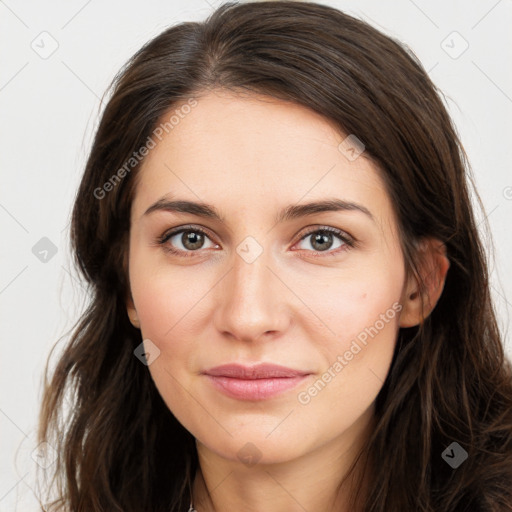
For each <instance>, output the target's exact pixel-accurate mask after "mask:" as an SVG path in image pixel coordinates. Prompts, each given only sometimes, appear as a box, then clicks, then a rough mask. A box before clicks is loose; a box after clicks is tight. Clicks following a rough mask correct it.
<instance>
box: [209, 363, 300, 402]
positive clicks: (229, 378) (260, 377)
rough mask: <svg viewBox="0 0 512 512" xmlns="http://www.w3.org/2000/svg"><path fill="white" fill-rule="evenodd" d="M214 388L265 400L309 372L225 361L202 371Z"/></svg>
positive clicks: (231, 395)
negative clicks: (223, 363)
mask: <svg viewBox="0 0 512 512" xmlns="http://www.w3.org/2000/svg"><path fill="white" fill-rule="evenodd" d="M204 374H205V376H206V377H207V379H208V380H209V382H210V383H211V384H212V385H213V386H214V387H215V389H217V390H219V391H221V392H222V393H223V394H225V395H227V396H229V397H231V398H235V399H237V400H264V399H268V398H271V397H275V396H277V395H280V394H283V393H284V392H285V391H288V390H291V389H292V388H294V387H295V386H297V385H298V384H299V383H301V382H302V381H304V380H305V379H307V377H308V375H310V372H305V371H301V370H294V369H292V368H287V367H286V366H280V365H275V364H269V363H260V364H258V365H255V366H243V365H240V364H225V365H221V366H216V367H215V368H210V369H209V370H207V371H205V372H204Z"/></svg>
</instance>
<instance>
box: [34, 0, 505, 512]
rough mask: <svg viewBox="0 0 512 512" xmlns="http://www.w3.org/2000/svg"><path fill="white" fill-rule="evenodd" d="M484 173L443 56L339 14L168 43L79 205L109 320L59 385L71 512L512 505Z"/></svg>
mask: <svg viewBox="0 0 512 512" xmlns="http://www.w3.org/2000/svg"><path fill="white" fill-rule="evenodd" d="M466 167H467V166H466V158H465V154H464V151H463V148H462V146H461V144H460V141H459V140H458V138H457V135H456V133H455V130H454V127H453V125H452V123H451V120H450V118H449V116H448V114H447V112H446V110H445V108H444V106H443V103H442V101H441V99H440V97H439V95H438V93H437V90H436V88H435V86H434V85H433V84H432V83H431V81H430V79H429V77H428V75H427V74H426V73H425V71H424V70H423V68H422V67H421V65H420V64H419V62H418V61H417V60H416V59H415V58H414V57H413V56H411V54H410V53H409V52H407V51H406V50H404V49H403V48H402V47H401V46H400V45H399V44H397V43H396V42H395V41H393V40H392V39H390V38H388V37H386V36H384V35H382V34H381V33H379V32H378V31H376V30H375V29H373V28H372V27H370V26H369V25H367V24H366V23H364V22H362V21H359V20H357V19H354V18H352V17H350V16H348V15H346V14H343V13H342V12H340V11H338V10H335V9H333V8H330V7H327V6H324V5H320V4H310V3H301V2H291V1H290V2H288V1H284V2H264V3H244V4H240V5H238V4H234V3H230V4H225V5H223V6H221V7H219V8H218V9H217V10H216V11H215V12H214V13H213V14H212V15H211V16H210V17H209V18H208V19H207V20H206V21H205V22H204V23H182V24H180V25H177V26H174V27H171V28H170V29H168V30H166V31H164V32H163V33H162V34H160V35H159V36H158V37H156V38H155V39H153V40H152V41H150V42H149V43H148V44H146V45H145V46H144V47H143V48H142V49H141V50H140V51H139V52H137V54H136V55H135V56H134V57H133V58H132V59H131V60H130V62H129V63H128V64H127V65H126V67H125V68H124V69H123V70H122V72H121V73H120V74H119V75H118V76H117V77H116V79H115V81H114V84H113V94H112V96H111V98H110V100H109V102H108V104H107V106H106V108H105V111H104V113H103V116H102V120H101V123H100V125H99V128H98V131H97V134H96V137H95V140H94V144H93V147H92V150H91V153H90V157H89V160H88V162H87V166H86V169H85V173H84V176H83V179H82V182H81V185H80V188H79V191H78V194H77V197H76V202H75V206H74V211H73V219H72V242H73V249H74V253H75V256H76V261H77V263H78V266H79V268H80V270H81V272H82V273H83V275H84V276H85V278H86V280H87V281H88V283H89V285H90V292H91V303H90V306H89V308H88V310H87V311H86V313H85V314H84V316H83V318H82V319H81V321H80V322H79V323H78V325H77V327H76V330H75V332H74V334H73V337H72V339H71V342H70V343H69V346H68V347H67V348H66V349H65V351H64V352H63V354H62V356H61V358H60V360H59V361H58V364H57V367H56V369H55V371H54V372H53V375H52V376H51V379H50V380H49V382H48V385H47V387H46V389H45V394H44V399H43V403H42V409H41V417H40V429H39V440H40V442H42V441H47V442H48V443H50V444H51V445H52V446H53V447H55V448H56V449H57V451H58V453H59V459H58V460H57V464H56V470H55V476H56V478H57V480H56V483H57V484H58V485H57V489H58V491H59V499H56V500H55V501H54V502H53V504H52V505H51V506H48V507H49V508H47V509H45V510H71V511H79V510H80V511H87V512H90V511H105V510H109V511H113V510H120V511H121V510H123V511H137V512H140V511H142V510H145V511H152V512H156V511H166V512H168V511H176V512H178V511H184V512H186V511H187V510H189V509H190V510H197V512H212V511H223V512H224V511H230V510H251V511H263V510H265V511H271V512H272V511H283V510H286V511H296V510H297V511H299V510H301V511H302V510H310V511H313V510H315V511H326V512H331V511H340V512H341V511H342V512H346V511H347V512H348V511H359V510H360V511H367V512H369V511H371V512H377V511H380V512H384V511H386V512H389V511H413V510H414V511H436V512H440V511H446V512H448V511H472V512H475V511H509V510H512V491H511V482H512V370H511V365H510V362H509V361H508V360H507V359H506V358H505V355H504V350H503V344H502V340H501V337H500V333H499V331H498V328H497V324H496V318H495V313H494V310H493V306H492V303H491V298H490V293H489V278H488V270H487V266H486V261H485V257H484V250H483V247H482V244H481V241H480V239H479V236H478V232H477V227H476V224H475V218H474V214H473V212H472V208H471V204H470V199H469V192H468V183H467V182H468V180H469V179H470V176H469V174H468V172H467V171H466ZM66 390H73V395H72V397H73V399H74V407H73V409H72V410H71V416H70V417H69V418H66V420H65V421H61V415H62V414H61V411H62V407H63V400H64V398H65V394H66Z"/></svg>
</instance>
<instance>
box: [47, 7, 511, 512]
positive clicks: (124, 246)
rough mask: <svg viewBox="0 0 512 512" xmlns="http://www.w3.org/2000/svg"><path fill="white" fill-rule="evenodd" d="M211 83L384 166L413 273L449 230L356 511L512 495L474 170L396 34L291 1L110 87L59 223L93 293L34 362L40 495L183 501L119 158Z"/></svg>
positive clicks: (183, 472)
mask: <svg viewBox="0 0 512 512" xmlns="http://www.w3.org/2000/svg"><path fill="white" fill-rule="evenodd" d="M215 88H223V89H226V90H233V91H242V90H245V91H249V92H257V93H263V94H266V95H268V96H272V97H275V98H279V99H283V100H286V101H291V102H295V103H297V104H300V105H303V106H306V107H308V108H311V109H313V110H314V111H316V112H318V113H320V114H322V115H323V116H325V118H328V119H330V120H332V121H333V122H334V123H336V125H337V126H338V127H339V129H340V133H345V134H355V135H356V136H357V138H358V139H360V140H361V141H362V142H363V143H364V145H365V155H367V156H368V157H370V158H372V159H373V161H374V162H376V163H377V164H378V166H379V168H380V169H381V171H382V173H383V176H384V179H385V183H386V187H387V192H388V193H389V195H390V197H391V200H392V203H393V205H394V208H395V211H396V216H397V219H398V224H399V229H400V239H401V240H400V242H401V246H402V249H403V253H404V257H405V261H406V266H407V270H408V272H409V271H410V272H414V273H415V275H417V276H418V279H419V275H420V274H419V271H418V268H419V259H418V258H419V255H418V250H417V247H418V245H417V243H418V241H420V240H421V239H422V238H423V237H435V238H437V239H439V240H441V241H442V242H443V243H444V244H445V247H446V250H447V255H448V257H449V260H450V269H449V271H448V274H447V277H446V282H445V287H444V290H443V293H442V295H441V298H440V300H439V302H438V303H437V305H436V307H435V309H434V310H433V311H432V313H431V314H430V315H429V316H428V317H427V318H426V319H424V320H423V321H422V322H421V323H420V325H419V326H416V327H410V328H402V329H400V331H399V334H398V339H397V343H396V350H395V353H394V357H393V361H392V365H391V368H390V371H389V373H388V375H387V378H386V380H385V382H384V385H383V387H382V389H381V391H380V393H379V395H378V397H377V404H376V405H377V407H376V418H375V420H376V428H375V429H374V430H373V431H372V432H371V436H370V438H369V440H368V442H367V443H366V445H365V447H364V449H363V450H364V451H363V452H361V454H360V458H359V460H360V461H369V460H372V461H374V463H373V464H367V467H366V474H367V475H369V479H368V482H369V488H368V489H367V490H366V492H365V495H364V496H362V493H359V496H354V500H355V499H356V498H357V499H358V500H359V503H360V504H361V510H364V511H365V512H384V511H386V512H390V511H393V512H398V511H400V512H401V511H408V512H409V511H425V512H426V511H429V512H434V511H435V512H448V511H461V512H462V511H472V512H478V511H496V512H497V511H500V512H502V511H510V510H512V489H511V487H512V369H511V364H510V361H509V360H507V359H506V357H505V353H504V348H503V342H502V339H501V335H500V332H499V330H498V327H497V322H496V315H495V311H494V307H493V304H492V302H491V296H490V284H489V275H488V269H487V262H486V256H485V251H484V247H483V245H482V241H481V239H480V236H479V234H478V231H477V225H476V222H475V217H474V213H473V211H472V207H471V202H470V195H469V184H472V183H473V180H472V177H471V171H470V167H469V165H468V162H467V157H466V155H465V153H464V149H463V147H462V145H461V143H460V140H459V138H458V136H457V133H456V130H455V129H454V126H453V124H452V122H451V119H450V118H449V116H448V114H447V111H446V109H445V107H444V105H443V101H442V99H441V94H440V92H439V91H438V90H437V88H436V87H435V85H434V84H433V83H432V82H431V81H430V79H429V77H428V75H427V73H426V72H425V70H424V69H423V67H422V66H421V64H420V62H419V61H418V60H417V58H416V57H415V56H414V54H413V53H412V52H411V51H410V50H408V49H407V48H404V47H403V46H402V45H401V44H400V43H398V42H396V41H395V40H393V39H391V38H389V37H387V36H385V35H383V34H381V33H380V32H379V31H377V30H376V29H374V28H372V27H371V26H369V25H368V24H366V23H364V22H363V21H360V20H358V19H355V18H353V17H351V16H348V15H346V14H344V13H342V12H340V11H339V10H336V9H334V8H331V7H328V6H325V5H322V4H314V3H306V2H295V1H268V2H261V3H255V2H253V3H251V2H249V3H242V4H238V3H234V2H230V3H227V4H224V5H221V6H220V7H219V8H218V9H217V10H216V11H215V12H213V13H212V14H211V15H210V17H209V18H208V19H207V20H206V21H204V22H203V23H196V22H193V23H192V22H187V23H181V24H179V25H176V26H173V27H171V28H169V29H167V30H165V31H164V32H162V33H161V34H160V35H158V36H157V37H155V38H154V39H153V40H151V41H149V42H148V43H147V44H146V45H145V46H144V47H143V48H141V49H140V50H139V51H138V52H137V53H136V54H135V55H134V56H133V57H132V58H131V59H130V60H129V61H128V63H127V64H126V65H125V67H124V68H123V69H122V70H121V71H120V72H119V73H118V75H117V76H116V77H115V79H114V81H113V83H112V84H111V91H112V94H111V97H110V99H109V101H108V103H107V104H106V107H105V109H104V112H103V114H102V118H101V122H100V124H99V127H98V129H97V132H96V135H95V139H94V142H93V146H92V149H91V151H90V156H89V159H88V161H87V165H86V168H85V172H84V175H83V178H82V181H81V184H80V187H79V190H78V192H77V196H76V200H75V204H74V210H73V216H72V225H71V241H72V248H73V252H74V256H75V259H76V263H77V266H78V269H79V271H80V272H81V273H82V274H83V276H84V278H85V280H86V283H87V286H88V290H89V293H90V304H89V306H88V308H87V310H86V311H85V313H84V314H83V316H82V317H81V318H80V320H79V321H78V322H77V324H76V325H75V327H74V330H73V333H72V336H71V338H70V341H69V342H68V344H67V345H66V347H65V349H64V350H63V351H62V354H61V355H60V356H59V360H58V361H57V364H56V366H55V369H54V370H53V371H52V374H51V375H50V377H48V373H49V371H48V365H49V361H50V358H51V354H50V356H49V358H48V362H47V366H46V371H45V387H44V395H43V400H42V404H41V412H40V424H39V431H38V438H39V442H43V441H47V442H48V443H49V444H50V445H51V446H52V447H53V448H54V449H55V450H56V451H57V454H58V458H57V460H56V462H55V465H54V466H51V469H52V470H53V472H52V487H55V488H56V490H57V492H58V494H57V496H54V498H55V499H54V500H53V502H52V503H50V504H47V505H45V507H47V508H44V510H51V511H54V510H55V511H57V510H70V511H73V512H75V511H84V512H95V511H97V512H99V511H108V512H114V511H125V512H130V511H133V512H141V511H143V510H144V511H148V512H164V511H165V512H169V511H172V512H186V511H187V510H188V506H189V504H190V500H191V486H192V481H193V478H194V475H195V472H196V470H197V468H198V458H197V453H196V448H195V443H194V438H193V436H192V435H191V434H190V433H189V432H188V431H187V430H186V429H185V428H184V427H183V426H182V425H181V424H180V423H179V422H178V421H177V420H176V419H175V417H174V416H173V414H172V413H171V412H170V411H169V409H168V408H167V406H166V405H165V403H164V402H163V400H162V398H161V396H160V395H159V393H158V391H157V389H156V387H155V385H154V383H153V381H152V379H151V377H150V374H149V371H148V367H147V366H145V365H143V364H141V363H140V361H139V360H138V359H137V358H136V357H135V356H134V353H133V352H134V349H135V347H137V346H138V345H139V344H140V343H141V334H140V331H139V330H137V329H135V328H134V327H133V326H132V325H131V324H130V322H129V319H128V316H127V312H126V297H127V296H128V294H129V282H128V278H127V268H126V255H127V251H128V234H129V229H130V223H129V219H130V207H131V203H132V199H133V195H134V190H135V183H136V179H135V178H136V175H137V170H138V168H139V166H140V163H139V162H132V164H130V166H128V167H126V162H127V161H130V158H131V157H132V156H133V154H134V153H137V152H138V151H139V149H140V148H141V147H142V146H144V144H146V143H147V141H148V137H150V136H151V135H152V134H153V133H154V130H155V127H157V123H158V122H159V121H160V120H161V119H162V116H163V115H164V114H165V113H168V112H170V111H171V110H172V108H175V107H176V108H178V106H179V105H183V104H186V103H187V102H188V103H190V102H191V101H193V100H194V98H199V97H200V96H201V94H204V93H205V92H207V91H209V90H212V89H215ZM212 129H213V127H212ZM123 166H125V167H124V172H119V170H120V169H122V168H123ZM241 172H242V171H241ZM114 176H117V178H115V177H114ZM107 183H109V184H110V185H108V186H107V185H106V184H107ZM475 197H476V198H478V195H477V194H476V193H475ZM478 200H479V199H478ZM479 201H480V200H479ZM479 204H480V206H481V202H480V203H479ZM66 400H69V401H70V403H71V404H72V406H71V408H70V410H69V414H68V415H67V416H64V414H63V411H64V406H65V401H66ZM452 443H458V445H459V446H460V447H461V448H463V449H464V450H465V451H466V452H467V454H468V457H467V459H466V460H465V461H464V462H463V463H462V464H461V465H460V466H459V467H458V468H456V469H454V468H452V467H451V466H450V465H449V464H448V463H447V462H446V459H445V457H443V456H442V454H443V452H444V451H445V449H447V448H448V447H450V445H451V444H452ZM452 446H453V445H452Z"/></svg>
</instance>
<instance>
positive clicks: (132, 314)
mask: <svg viewBox="0 0 512 512" xmlns="http://www.w3.org/2000/svg"><path fill="white" fill-rule="evenodd" d="M126 310H127V312H128V318H129V319H130V322H131V324H132V325H133V327H135V328H136V329H140V322H139V317H138V315H137V310H136V309H135V304H134V303H133V299H132V297H131V295H130V296H129V297H128V298H127V299H126Z"/></svg>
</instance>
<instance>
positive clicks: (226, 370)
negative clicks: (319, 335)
mask: <svg viewBox="0 0 512 512" xmlns="http://www.w3.org/2000/svg"><path fill="white" fill-rule="evenodd" d="M204 373H205V374H206V375H214V376H217V377H218V376H222V377H231V378H235V379H270V378H275V377H298V376H301V375H309V372H305V371H301V370H294V369H292V368H287V367H286V366H281V365H278V364H270V363H259V364H256V365H254V366H244V365H241V364H236V363H235V364H223V365H221V366H215V367H214V368H210V369H209V370H206V371H205V372H204Z"/></svg>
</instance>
